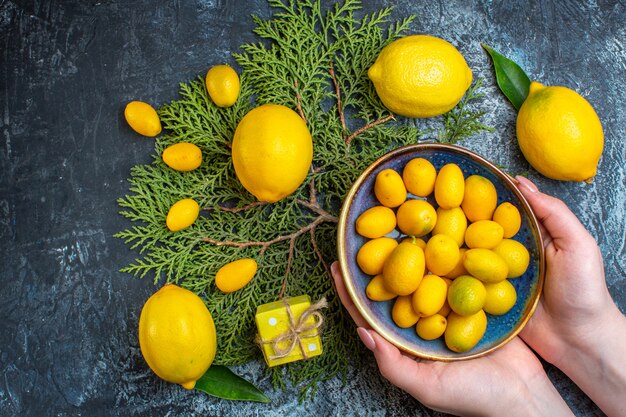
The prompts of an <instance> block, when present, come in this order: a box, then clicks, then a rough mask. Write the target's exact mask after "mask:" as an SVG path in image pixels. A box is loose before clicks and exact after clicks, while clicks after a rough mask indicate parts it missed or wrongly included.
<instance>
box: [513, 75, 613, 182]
mask: <svg viewBox="0 0 626 417" xmlns="http://www.w3.org/2000/svg"><path fill="white" fill-rule="evenodd" d="M517 141H518V143H519V146H520V149H521V150H522V153H523V154H524V157H525V158H526V160H528V162H529V163H530V164H531V165H532V166H533V168H535V169H536V170H537V171H539V172H540V173H542V174H543V175H545V176H546V177H548V178H552V179H555V180H562V181H586V180H590V179H591V178H592V177H593V176H594V175H596V169H597V166H598V162H599V160H600V156H601V155H602V149H603V147H604V133H603V131H602V124H601V123H600V119H599V118H598V115H597V114H596V112H595V110H594V109H593V107H592V106H591V104H589V102H588V101H587V100H585V99H584V98H583V97H582V96H581V95H579V94H578V93H577V92H575V91H574V90H571V89H569V88H567V87H546V86H544V85H542V84H540V83H538V82H536V81H533V82H532V83H531V84H530V89H529V92H528V97H527V98H526V100H525V101H524V104H522V107H521V108H520V110H519V113H518V115H517Z"/></svg>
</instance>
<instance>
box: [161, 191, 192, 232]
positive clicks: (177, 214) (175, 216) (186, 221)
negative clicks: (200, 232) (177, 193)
mask: <svg viewBox="0 0 626 417" xmlns="http://www.w3.org/2000/svg"><path fill="white" fill-rule="evenodd" d="M199 214H200V206H199V205H198V203H196V201H195V200H193V199H191V198H184V199H182V200H180V201H177V202H176V203H174V204H173V205H172V207H170V209H169V211H168V212H167V217H166V219H165V224H166V225H167V228H168V229H170V231H172V232H178V231H179V230H183V229H186V228H187V227H189V226H191V225H192V224H193V223H194V222H195V221H196V219H197V218H198V215H199Z"/></svg>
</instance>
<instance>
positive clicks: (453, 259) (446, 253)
mask: <svg viewBox="0 0 626 417" xmlns="http://www.w3.org/2000/svg"><path fill="white" fill-rule="evenodd" d="M424 257H425V259H426V268H427V269H428V270H429V271H430V272H432V273H433V274H436V275H446V274H447V273H449V272H450V271H452V270H453V269H454V267H455V266H456V264H457V262H458V261H459V245H457V243H456V242H455V241H454V239H452V238H451V237H450V236H448V235H444V234H439V235H434V236H432V237H431V238H430V239H428V242H426V250H425V251H424Z"/></svg>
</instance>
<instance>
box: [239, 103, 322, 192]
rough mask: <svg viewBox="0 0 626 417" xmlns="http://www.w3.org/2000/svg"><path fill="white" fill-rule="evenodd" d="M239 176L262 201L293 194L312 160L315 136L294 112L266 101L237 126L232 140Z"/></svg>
mask: <svg viewBox="0 0 626 417" xmlns="http://www.w3.org/2000/svg"><path fill="white" fill-rule="evenodd" d="M232 156H233V165H234V168H235V173H236V174H237V178H238V179H239V181H240V182H241V184H242V185H243V186H244V188H245V189H246V190H248V191H249V192H250V193H251V194H252V195H254V196H255V197H256V198H257V199H258V200H259V201H266V202H269V203H274V202H276V201H278V200H281V199H283V198H285V197H287V196H288V195H290V194H292V193H293V192H294V191H296V190H297V189H298V187H299V186H300V184H302V182H303V181H304V179H305V178H306V176H307V174H308V172H309V168H310V166H311V162H312V160H313V139H312V138H311V133H310V132H309V129H308V128H307V125H306V123H305V122H304V120H302V118H301V117H300V116H299V115H298V113H296V112H295V111H293V110H291V109H290V108H288V107H285V106H282V105H278V104H264V105H262V106H259V107H256V108H254V109H252V110H251V111H249V112H248V113H247V114H246V115H245V116H244V117H243V118H242V119H241V121H240V122H239V124H238V125H237V129H235V135H234V137H233V143H232Z"/></svg>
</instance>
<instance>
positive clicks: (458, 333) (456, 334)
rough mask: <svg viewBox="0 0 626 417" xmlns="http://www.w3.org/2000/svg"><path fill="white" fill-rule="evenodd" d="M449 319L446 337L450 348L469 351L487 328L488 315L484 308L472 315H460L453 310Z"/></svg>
mask: <svg viewBox="0 0 626 417" xmlns="http://www.w3.org/2000/svg"><path fill="white" fill-rule="evenodd" d="M447 320H448V325H447V326H446V330H445V332H444V338H445V341H446V346H448V349H450V350H452V351H454V352H459V353H460V352H467V351H468V350H470V349H472V348H473V347H474V346H476V344H477V343H478V342H479V341H480V339H482V337H483V336H484V335H485V331H486V330H487V315H486V314H485V312H484V311H483V310H479V311H478V313H476V314H472V315H471V316H460V315H458V314H456V313H455V312H452V313H450V315H449V316H448V318H447Z"/></svg>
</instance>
